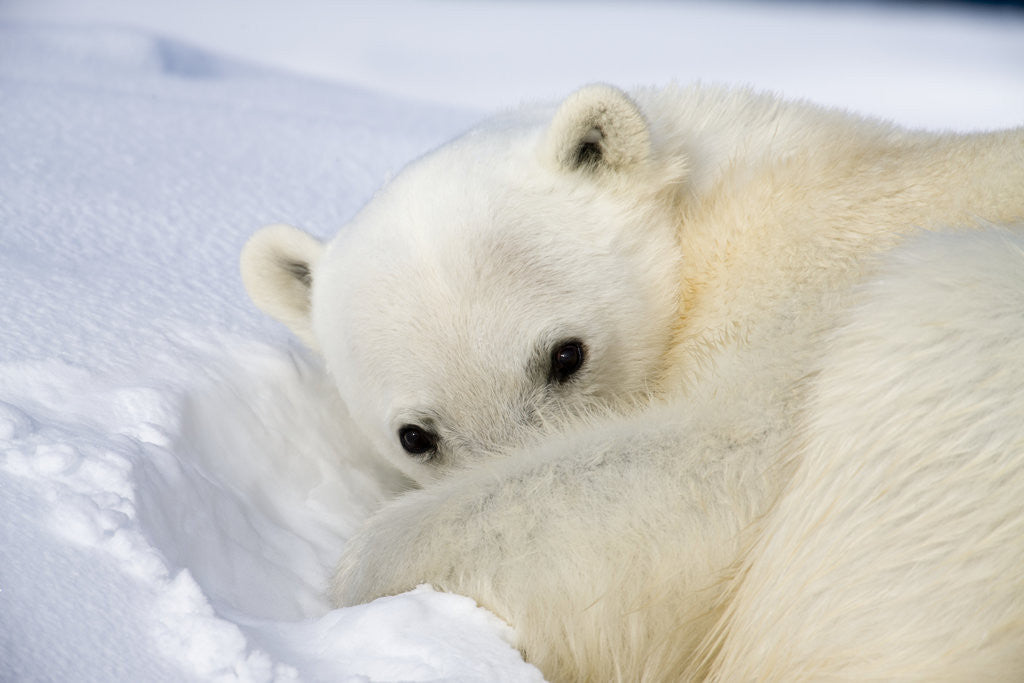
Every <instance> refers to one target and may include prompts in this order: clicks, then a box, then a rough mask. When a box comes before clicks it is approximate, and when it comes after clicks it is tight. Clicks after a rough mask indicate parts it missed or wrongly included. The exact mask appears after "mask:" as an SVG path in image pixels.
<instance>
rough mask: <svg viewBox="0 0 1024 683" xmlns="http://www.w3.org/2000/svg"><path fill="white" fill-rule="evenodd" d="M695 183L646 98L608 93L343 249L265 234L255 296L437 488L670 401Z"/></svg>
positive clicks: (404, 205) (408, 180)
mask: <svg viewBox="0 0 1024 683" xmlns="http://www.w3.org/2000/svg"><path fill="white" fill-rule="evenodd" d="M685 177H686V169H685V162H684V160H683V158H682V157H681V156H680V155H678V154H675V153H672V154H670V153H667V152H664V151H662V150H660V149H659V145H658V144H657V134H656V133H655V132H654V131H653V130H652V126H651V125H649V123H648V120H647V119H646V118H645V116H644V114H643V113H642V112H641V111H640V109H639V108H638V107H637V106H636V104H635V103H634V102H633V101H632V100H631V99H630V98H629V97H628V96H627V95H626V94H624V93H623V92H621V91H619V90H617V89H614V88H611V87H608V86H602V85H595V86H589V87H586V88H583V89H582V90H580V91H578V92H576V93H575V94H573V95H572V96H570V97H569V98H568V99H567V100H566V101H565V102H563V103H562V104H561V105H560V106H559V107H557V109H556V110H554V111H553V112H552V110H550V109H549V110H546V111H540V110H527V111H523V112H519V113H517V114H515V115H511V116H508V117H505V118H501V119H498V120H495V121H493V122H490V123H488V124H484V126H482V127H481V128H478V129H475V130H473V131H471V132H469V133H468V134H466V135H465V136H463V137H462V138H460V139H457V140H455V141H454V142H452V143H449V144H448V145H446V146H444V147H442V148H440V149H438V150H437V151H435V152H433V153H431V154H429V155H427V156H426V157H424V158H422V159H420V160H418V161H416V162H414V163H413V164H411V165H410V166H409V167H407V168H406V169H405V170H404V171H403V172H402V173H401V174H399V176H398V177H397V178H395V179H394V180H393V181H392V182H391V183H390V184H389V185H387V186H386V187H384V188H383V189H382V190H380V191H379V192H378V193H377V195H376V196H375V197H374V198H373V199H372V201H371V202H370V203H369V204H368V205H367V206H366V207H365V208H364V209H363V210H362V211H361V212H360V213H359V214H358V215H357V216H356V217H355V219H354V220H353V221H352V222H351V224H350V225H348V226H347V227H346V228H345V229H343V230H342V231H341V232H340V234H339V235H338V236H337V237H336V238H335V239H334V240H332V241H331V242H329V243H328V244H321V243H320V242H319V241H317V240H316V239H314V238H313V237H311V236H309V235H307V234H305V233H303V232H301V231H299V230H297V229H294V228H290V227H287V226H272V227H269V228H264V229H263V230H261V231H260V232H258V233H257V234H256V235H255V236H254V237H253V238H252V239H251V240H250V242H249V243H248V244H247V245H246V248H245V250H244V252H243V255H242V274H243V279H244V281H245V285H246V288H247V289H248V291H249V294H250V296H251V297H252V299H253V300H254V301H255V303H256V304H257V305H258V306H260V307H261V308H262V309H263V310H265V311H266V312H267V313H269V314H270V315H271V316H273V317H275V318H277V319H279V320H280V321H282V322H284V323H285V324H286V325H288V326H289V327H290V328H291V329H292V330H293V331H294V332H295V333H296V334H297V335H298V336H299V337H300V338H302V339H303V340H304V341H305V342H306V343H307V344H309V345H310V346H311V347H312V348H314V349H316V350H318V351H319V352H320V353H321V354H322V355H323V358H324V360H325V362H326V365H327V368H328V370H329V371H330V373H331V374H332V375H333V378H334V380H335V382H336V384H337V387H338V389H339V391H340V393H341V396H342V398H343V399H344V401H345V402H346V404H347V406H348V407H349V410H350V411H351V413H352V415H353V417H354V418H355V419H356V420H357V421H358V422H359V423H360V424H361V425H362V427H363V429H364V430H365V432H366V433H367V435H368V436H369V437H370V439H371V441H372V442H373V443H375V445H376V447H377V448H378V449H379V450H380V452H381V453H382V454H383V455H384V456H385V457H387V458H388V459H390V460H391V461H392V462H394V463H395V464H396V465H397V466H398V467H399V468H400V469H401V470H402V471H404V472H405V473H406V474H407V475H409V476H411V477H412V478H413V479H414V480H416V481H419V482H424V481H429V480H431V479H434V478H436V477H438V476H440V475H442V474H444V473H446V472H450V471H452V470H454V469H457V468H459V467H462V466H465V465H466V464H469V463H472V462H475V461H479V460H480V459H481V458H485V457H493V456H495V455H502V454H506V453H508V452H510V451H512V450H514V449H515V448H517V447H520V446H522V445H524V444H525V443H527V442H529V441H530V440H531V439H533V438H536V437H537V436H538V435H539V434H541V433H544V432H545V431H548V430H551V429H561V428H564V427H565V426H567V425H568V424H569V423H572V422H573V421H574V420H579V419H582V418H584V417H585V416H586V415H587V414H589V413H591V412H593V411H595V410H608V409H612V410H628V409H630V407H633V406H635V405H637V403H638V402H640V401H642V400H643V399H644V398H645V397H646V396H647V395H648V394H649V392H651V391H652V390H653V389H654V388H655V385H656V383H657V380H658V377H659V375H660V374H661V372H662V371H663V369H664V368H663V367H662V366H663V364H664V363H665V362H666V361H665V358H666V356H667V353H668V350H669V345H670V343H671V339H672V333H673V327H674V323H675V321H676V320H677V319H678V318H677V316H678V301H679V292H678V289H679V269H680V263H679V260H680V259H679V247H678V238H677V234H676V232H677V229H678V223H679V211H680V207H679V203H680V197H682V196H683V195H684V194H685V189H684V188H685Z"/></svg>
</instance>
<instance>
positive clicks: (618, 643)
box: [243, 86, 1024, 681]
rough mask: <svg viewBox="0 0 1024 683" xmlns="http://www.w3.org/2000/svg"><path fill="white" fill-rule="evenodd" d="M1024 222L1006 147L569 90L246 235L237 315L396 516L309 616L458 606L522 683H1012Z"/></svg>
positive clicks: (1018, 142) (1022, 477)
mask: <svg viewBox="0 0 1024 683" xmlns="http://www.w3.org/2000/svg"><path fill="white" fill-rule="evenodd" d="M1022 219H1024V130H1016V131H1006V132H999V133H986V134H975V135H955V134H931V133H924V132H912V131H905V130H902V129H899V128H896V127H893V126H890V125H888V124H884V123H880V122H876V121H869V120H864V119H860V118H857V117H854V116H851V115H848V114H844V113H841V112H835V111H828V110H822V109H819V108H816V107H813V106H810V105H806V104H801V103H790V102H784V101H780V100H777V99H775V98H772V97H768V96H763V95H756V94H751V93H749V92H744V91H728V90H720V89H714V88H687V89H677V88H670V89H666V90H644V91H638V92H635V93H633V94H632V96H627V95H625V94H624V93H622V92H620V91H618V90H616V89H614V88H611V87H608V86H589V87H587V88H584V89H583V90H581V91H579V92H578V93H576V94H574V95H572V96H571V97H570V98H569V99H567V100H566V101H565V102H564V103H563V104H562V105H561V106H560V107H558V108H557V109H554V110H551V109H544V108H538V109H531V110H525V111H523V112H520V113H518V114H515V115H510V116H507V117H503V118H501V119H498V120H496V121H495V122H492V123H489V124H485V125H484V126H483V127H481V128H480V129H478V130H475V131H472V132H470V133H469V134H467V135H466V136H464V137H463V138H460V139H459V140H457V141H455V142H453V143H451V144H450V145H448V146H446V147H443V148H441V149H440V150H438V151H436V152H434V153H432V154H431V155H428V156H427V157H425V158H424V159H421V160H419V161H417V162H416V163H414V164H412V165H411V166H410V167H409V168H408V169H407V170H406V171H405V172H403V173H402V174H401V175H399V177H398V178H396V179H395V181H393V182H392V183H391V184H390V185H389V186H388V187H386V188H384V189H383V190H382V191H381V192H380V193H379V194H378V196H377V197H375V199H374V200H373V201H372V202H371V203H370V204H369V205H368V206H367V207H366V208H365V209H364V210H363V211H362V212H361V213H360V215H359V216H357V217H356V219H355V220H354V221H353V224H352V225H350V226H349V227H348V229H346V230H345V231H342V233H341V234H339V236H338V237H337V238H335V240H333V241H332V242H331V243H330V244H329V245H327V246H326V247H322V246H321V245H319V244H318V243H316V242H315V241H313V240H312V238H308V239H305V240H304V239H302V238H299V237H297V235H296V234H295V233H293V232H288V231H284V232H282V230H283V229H282V228H280V227H277V228H274V229H272V230H274V231H277V232H276V233H274V232H264V233H260V234H259V235H257V237H255V238H254V240H255V244H257V245H258V248H252V249H247V252H246V254H243V272H249V273H256V275H255V276H253V277H247V278H246V286H247V287H248V288H249V290H250V293H251V294H252V296H253V298H254V300H256V301H257V303H258V304H260V305H261V307H262V308H264V309H265V310H267V311H268V312H269V313H271V314H272V315H275V317H278V318H279V319H281V320H282V321H283V322H285V323H287V324H289V325H290V326H291V327H292V328H293V329H294V330H295V331H296V332H297V333H298V334H299V335H300V336H302V337H303V338H306V339H308V340H310V343H311V344H312V345H314V346H315V347H318V348H319V349H320V350H321V352H322V353H323V354H324V358H325V360H326V363H327V366H328V368H329V370H330V371H331V372H332V374H333V375H334V377H335V380H336V382H337V385H338V388H339V390H340V392H341V394H342V396H343V398H344V399H345V401H346V403H347V404H348V406H349V408H350V410H351V411H352V413H353V416H354V417H355V418H356V419H357V420H359V422H360V423H361V424H362V426H363V427H364V429H365V431H366V433H367V435H368V436H369V437H370V439H371V440H372V441H373V443H374V446H375V448H377V450H379V452H380V453H381V454H382V456H384V457H386V458H388V459H390V460H391V461H392V462H394V463H395V464H396V465H397V466H399V467H400V468H401V469H402V470H403V471H405V472H406V473H407V474H408V475H409V476H411V477H412V478H413V479H415V480H417V481H419V482H420V483H421V484H422V485H423V489H422V490H420V491H416V492H412V493H410V494H407V495H404V496H402V497H400V498H399V499H398V500H396V501H395V502H394V503H392V504H390V505H389V506H387V507H385V508H384V509H382V510H381V511H380V513H378V514H377V515H376V516H375V517H374V518H373V519H371V520H370V521H369V522H368V524H367V525H366V527H365V528H364V529H363V530H362V531H361V532H360V533H359V534H358V535H357V536H356V537H355V538H354V539H353V540H352V542H351V543H350V545H349V547H348V548H346V551H345V556H344V558H343V559H342V562H341V565H340V567H339V570H338V573H337V576H336V578H335V581H334V585H333V588H332V593H333V595H334V598H335V600H336V601H337V603H338V604H352V603H356V602H363V601H366V600H369V599H372V598H374V597H377V596H380V595H386V594H389V593H395V592H399V591H402V590H406V589H408V588H411V587H413V586H415V585H416V584H417V583H422V582H429V583H432V584H434V585H435V586H437V587H439V588H442V589H444V590H450V591H454V592H459V593H463V594H466V595H470V596H472V597H474V598H476V599H477V600H478V601H479V602H480V603H481V604H483V605H485V606H487V607H488V608H490V609H491V610H493V611H494V612H495V613H497V614H498V615H499V616H501V617H503V618H504V619H506V620H507V621H508V622H509V623H510V624H512V625H513V626H514V627H515V628H516V630H517V632H518V633H519V635H520V638H521V641H520V647H521V649H522V650H523V652H524V654H525V655H526V657H527V658H528V659H529V660H530V661H533V662H534V663H536V664H537V665H538V666H540V667H541V669H542V671H544V673H545V674H546V675H547V676H548V677H549V678H552V679H564V680H614V679H619V680H640V679H645V678H646V679H650V680H677V679H679V678H680V677H684V676H685V677H689V678H703V677H711V678H713V679H716V680H723V681H731V680H749V679H773V680H795V679H815V680H821V679H863V678H896V679H899V678H903V679H919V680H925V679H927V680H932V679H936V678H942V677H945V678H949V679H971V678H973V677H975V676H976V675H978V674H979V673H983V674H986V675H991V676H993V677H995V678H1006V677H1011V678H1012V677H1014V676H1017V677H1022V676H1024V669H1022V668H1021V667H1022V666H1024V661H1022V659H1021V657H1020V655H1019V654H1018V653H1019V652H1021V651H1024V577H1022V576H1021V575H1020V572H1017V571H1014V570H1013V568H1014V567H1016V566H1020V561H1021V560H1022V559H1024V555H1022V554H1024V534H1022V533H1021V531H1022V528H1021V524H1022V522H1021V521H1020V520H1021V519H1022V518H1024V515H1022V514H1021V513H1022V512H1024V507H1022V505H1021V504H1020V503H1019V501H1020V500H1024V427H1022V425H1024V398H1022V396H1021V394H1022V391H1021V390H1020V387H1021V386H1024V374H1022V372H1024V371H1022V368H1024V348H1022V347H1021V342H1020V340H1021V339H1024V302H1022V294H1021V293H1022V292H1024V258H1022V256H1021V253H1022V252H1021V247H1022V241H1021V237H1020V229H1019V228H1012V227H1009V228H1005V229H1001V228H998V227H985V226H990V225H993V224H994V225H997V226H998V225H1004V226H1012V224H1013V223H1014V222H1015V221H1021V220H1022ZM979 228H981V230H980V231H979V230H978V229H979ZM937 230H941V231H942V232H932V231H937ZM300 234H301V233H300ZM911 235H912V236H913V237H912V238H911V239H909V240H907V237H908V236H911ZM275 244H276V245H279V246H275ZM300 252H301V253H300ZM302 253H304V254H306V256H307V260H306V261H305V262H304V263H305V267H303V265H302V263H303V262H298V263H297V259H296V256H297V255H298V256H301V254H302ZM282 264H283V265H282ZM275 268H276V270H275ZM307 274H308V277H305V276H306V275H307ZM286 278H291V279H290V280H289V279H286ZM282 283H286V284H282ZM310 286H311V289H310ZM278 290H280V291H278ZM565 339H578V340H580V341H582V342H583V344H584V345H585V349H586V353H587V356H586V362H585V364H584V365H583V367H582V368H581V369H580V371H579V372H578V373H577V374H576V375H574V376H573V377H572V379H571V380H570V381H568V382H565V383H556V382H552V381H551V378H550V374H549V373H548V372H547V364H548V363H549V359H550V354H551V350H552V348H557V345H558V344H559V343H560V340H565ZM407 424H415V425H420V426H425V428H429V429H430V430H431V431H432V432H433V433H435V434H436V436H437V447H436V449H434V450H432V451H431V452H430V453H428V454H426V455H424V456H420V457H413V456H410V455H408V454H407V453H405V452H404V451H403V450H402V448H401V446H400V444H399V439H398V438H397V434H398V431H399V429H400V428H401V427H402V425H407Z"/></svg>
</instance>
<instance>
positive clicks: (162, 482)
mask: <svg viewBox="0 0 1024 683" xmlns="http://www.w3.org/2000/svg"><path fill="white" fill-rule="evenodd" d="M673 78H674V79H677V80H680V81H689V80H693V79H697V78H701V79H703V80H726V81H731V82H741V83H751V84H754V85H757V86H760V87H768V88H775V89H779V90H782V91H784V92H786V93H787V94H788V95H792V96H800V97H808V98H811V99H815V100H817V101H821V102H825V103H829V104H835V105H841V106H846V107H851V108H856V109H858V110H861V111H864V112H868V113H873V114H877V115H881V116H886V117H890V118H894V119H896V120H898V121H900V122H902V123H906V124H910V125H928V126H932V127H942V128H961V129H968V128H990V127H996V126H1005V125H1013V124H1019V123H1020V122H1021V121H1024V19H1022V17H1021V15H1020V14H1015V13H1000V12H994V11H993V12H986V13H979V14H966V13H962V12H957V11H954V10H950V9H942V10H935V9H932V10H924V9H920V8H918V9H910V8H904V9H899V10H887V9H884V8H881V7H879V6H874V5H867V6H859V5H845V6H841V7H831V8H818V7H815V6H811V5H802V4H801V5H786V6H774V5H746V4H727V3H718V4H714V5H712V4H684V5H677V4H667V3H653V4H630V5H628V6H627V5H625V4H623V5H613V4H608V5H584V4H582V3H575V2H566V3H486V4H469V3H454V2H418V3H413V2H401V3H364V4H341V3H327V2H314V1H313V0H303V1H301V2H293V3H278V2H272V1H270V0H262V1H260V2H251V1H246V2H243V1H242V0H224V2H219V3H216V5H214V4H212V3H201V2H199V1H198V0H187V1H186V2H178V3H138V2H131V1H129V0H104V1H102V2H94V1H89V0H83V1H81V2H69V1H68V0H32V1H31V2H30V1H29V0H6V2H5V3H3V4H0V149H2V153H0V291H2V292H3V294H2V296H0V680H5V681H6V680H18V681H35V680H40V681H50V680H61V681H76V680H82V681H93V680H96V681H99V680H102V681H136V680H244V681H270V680H282V681H288V680H360V681H362V680H374V681H390V680H417V681H425V680H463V681H489V680H514V681H529V680H539V679H540V676H539V674H538V673H537V672H536V670H535V669H533V668H532V667H530V666H529V665H527V664H525V663H523V662H522V660H521V659H520V657H519V655H518V654H517V653H516V651H515V650H514V649H513V648H512V647H511V646H510V645H509V643H510V642H513V641H514V633H513V632H512V630H511V629H510V628H509V627H508V626H507V625H504V624H502V623H500V622H499V621H498V620H497V619H496V618H495V617H493V616H492V615H490V614H489V613H487V612H485V611H484V610H482V609H480V608H478V607H476V606H475V605H474V604H473V602H472V601H471V600H469V599H468V598H465V597H461V596H455V595H446V594H440V593H436V592H433V591H432V590H430V589H429V588H428V587H420V588H418V589H416V590H415V591H412V592H410V593H407V594H404V595H401V596H395V597H392V598H386V599H382V600H380V601H377V602H375V603H373V604H371V605H366V606H360V607H355V608H349V609H344V610H331V609H330V607H329V605H328V604H327V603H326V601H325V599H324V597H323V591H324V587H325V585H326V581H327V578H328V577H329V575H330V572H331V568H332V565H333V564H334V562H335V560H336V558H337V556H338V554H339V553H340V551H341V549H342V548H343V546H344V543H345V540H346V538H348V536H349V535H350V534H351V533H352V531H353V530H354V529H355V528H357V526H358V525H359V523H360V521H361V520H362V519H363V518H365V517H366V515H368V514H369V513H370V512H371V511H372V510H373V509H374V508H375V507H376V506H378V505H379V504H380V502H381V501H382V500H384V499H386V498H387V497H389V496H391V495H394V493H395V492H397V491H399V490H400V489H401V488H402V487H403V485H404V482H403V481H402V480H401V478H400V477H399V476H398V475H396V474H395V473H394V472H392V471H390V470H389V469H388V468H387V467H386V466H384V465H383V464H381V463H379V462H377V461H375V460H374V459H373V458H372V457H370V454H369V452H368V448H366V447H365V445H364V443H363V440H362V437H361V436H360V434H359V433H358V430H357V429H356V428H355V427H354V426H353V425H352V424H350V423H349V422H348V421H347V418H346V411H345V408H344V406H342V405H340V404H339V402H338V401H337V400H336V399H335V398H334V396H333V394H332V392H331V389H330V387H329V385H328V384H327V381H326V379H325V377H324V375H323V373H322V370H321V369H320V368H319V366H318V364H317V361H316V359H315V358H313V357H311V356H310V355H309V354H308V353H306V352H305V351H304V350H303V349H301V348H300V346H299V345H298V343H297V342H295V341H294V340H292V339H291V338H290V337H289V335H288V334H287V333H286V332H285V331H284V330H283V329H281V328H280V327H279V326H278V325H277V324H276V323H273V322H272V321H269V320H267V319H266V318H265V317H264V316H263V315H261V314H260V313H259V312H258V311H256V310H255V309H254V307H253V306H252V305H251V304H250V303H249V302H248V300H247V298H246V297H245V294H244V291H243V289H242V286H241V283H240V279H239V277H238V273H237V258H238V253H239V251H240V249H241V246H242V244H243V243H244V241H245V239H246V238H247V237H248V236H249V235H250V234H251V233H252V232H253V231H254V230H255V229H256V228H258V227H259V226H261V225H264V224H268V223H272V222H279V221H285V222H289V223H293V224H296V225H300V226H302V227H304V228H305V229H307V230H310V231H311V232H313V233H315V234H318V235H320V236H323V237H328V236H330V235H331V234H333V233H334V232H335V231H336V230H337V229H338V228H339V227H340V226H342V225H343V224H344V222H345V221H346V219H347V218H348V217H350V216H351V215H352V214H353V213H354V212H355V211H356V210H357V209H358V208H359V206H361V205H362V204H363V203H364V202H365V201H366V200H367V199H368V198H369V197H370V196H371V194H372V192H373V191H374V189H375V188H376V187H378V186H379V185H380V183H381V182H383V181H384V180H385V179H386V178H387V177H388V176H389V175H390V174H393V173H394V172H396V171H397V170H398V169H399V168H400V167H401V166H402V164H403V163H404V162H406V161H407V160H409V159H411V158H414V157H415V156H417V155H418V154H421V153H423V152H424V151H425V150H427V149H429V148H431V147H432V146H435V145H437V144H440V143H441V142H442V141H444V140H445V139H447V138H449V137H450V136H452V135H453V134H455V133H457V132H458V131H459V130H461V129H463V128H465V127H466V126H468V125H470V124H471V123H472V122H473V121H475V120H477V119H478V118H479V117H480V116H481V115H482V114H483V113H485V112H487V111H489V110H493V109H495V108H496V107H502V106H508V105H513V104H515V103H516V102H518V101H520V100H522V99H525V98H532V97H558V96H560V95H562V94H564V93H565V92H566V91H568V90H570V89H572V88H574V87H576V86H578V85H579V84H581V83H583V82H586V81H593V80H607V81H613V82H617V83H620V84H624V85H629V84H633V83H664V82H667V81H669V80H671V79H673Z"/></svg>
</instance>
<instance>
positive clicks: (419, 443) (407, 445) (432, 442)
mask: <svg viewBox="0 0 1024 683" xmlns="http://www.w3.org/2000/svg"><path fill="white" fill-rule="evenodd" d="M398 440H399V441H400V442H401V443H402V448H404V449H405V451H406V453H410V454H412V455H423V454H424V453H429V452H430V451H433V450H434V449H436V448H437V435H436V434H434V433H433V432H431V431H428V430H426V429H424V428H423V427H417V426H416V425H405V426H404V427H402V428H401V429H399V430H398Z"/></svg>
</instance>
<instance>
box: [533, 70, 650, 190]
mask: <svg viewBox="0 0 1024 683" xmlns="http://www.w3.org/2000/svg"><path fill="white" fill-rule="evenodd" d="M545 145H546V148H547V150H548V151H549V153H550V154H551V155H552V156H553V157H554V160H555V162H556V163H557V164H558V165H559V166H560V167H561V168H563V169H565V170H569V171H597V170H600V169H606V170H611V171H617V172H622V171H628V170H630V169H632V168H636V167H639V166H640V165H641V164H643V163H644V162H646V161H648V160H649V159H650V156H651V136H650V130H649V128H648V125H647V119H646V118H645V117H644V115H643V113H642V112H641V111H640V109H639V107H637V105H636V104H635V103H634V102H633V100H631V99H630V98H629V96H628V95H626V93H624V92H622V91H621V90H619V89H618V88H614V87H612V86H610V85H600V84H598V85H588V86H584V87H583V88H581V89H579V90H577V91H576V92H574V93H573V94H572V95H569V97H568V98H566V100H565V101H564V102H562V104H561V106H559V107H558V111H557V112H555V116H554V118H553V119H552V121H551V125H550V127H549V128H548V132H547V137H546V139H545Z"/></svg>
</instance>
